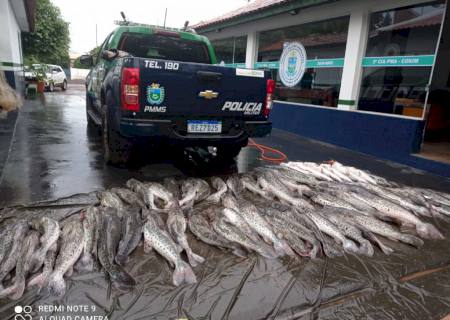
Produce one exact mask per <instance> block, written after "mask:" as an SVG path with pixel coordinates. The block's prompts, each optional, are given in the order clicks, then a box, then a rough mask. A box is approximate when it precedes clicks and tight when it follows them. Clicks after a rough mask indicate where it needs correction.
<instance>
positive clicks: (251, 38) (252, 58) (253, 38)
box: [245, 32, 259, 69]
mask: <svg viewBox="0 0 450 320" xmlns="http://www.w3.org/2000/svg"><path fill="white" fill-rule="evenodd" d="M258 45H259V33H258V32H250V33H249V34H248V35H247V51H246V53H245V67H246V68H249V69H253V68H254V65H255V62H257V61H258Z"/></svg>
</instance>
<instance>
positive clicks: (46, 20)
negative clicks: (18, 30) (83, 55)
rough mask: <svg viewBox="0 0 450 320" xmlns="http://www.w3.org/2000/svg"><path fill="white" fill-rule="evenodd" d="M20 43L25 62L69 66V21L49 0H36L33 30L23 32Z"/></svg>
mask: <svg viewBox="0 0 450 320" xmlns="http://www.w3.org/2000/svg"><path fill="white" fill-rule="evenodd" d="M22 43H23V52H24V60H25V64H30V63H31V62H32V63H48V64H56V65H60V66H62V67H68V66H69V60H70V59H69V45H70V35H69V23H67V22H66V21H64V20H63V18H62V16H61V11H60V10H59V8H58V7H56V6H54V5H53V4H52V3H51V2H50V0H39V1H37V8H36V26H35V31H34V32H32V33H23V34H22Z"/></svg>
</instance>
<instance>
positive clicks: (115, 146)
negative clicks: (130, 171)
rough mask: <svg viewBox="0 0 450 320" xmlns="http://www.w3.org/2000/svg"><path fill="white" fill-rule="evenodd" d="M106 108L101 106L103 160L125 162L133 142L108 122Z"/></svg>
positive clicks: (116, 162)
mask: <svg viewBox="0 0 450 320" xmlns="http://www.w3.org/2000/svg"><path fill="white" fill-rule="evenodd" d="M107 113H108V110H107V107H106V106H103V108H102V145H103V157H104V159H105V162H106V163H108V164H112V165H119V164H126V163H128V162H129V161H130V159H131V151H132V148H133V144H132V142H131V141H129V139H127V138H125V137H123V136H122V135H121V134H120V133H118V132H117V131H115V130H114V129H113V128H112V127H111V126H110V125H109V123H108V114H107Z"/></svg>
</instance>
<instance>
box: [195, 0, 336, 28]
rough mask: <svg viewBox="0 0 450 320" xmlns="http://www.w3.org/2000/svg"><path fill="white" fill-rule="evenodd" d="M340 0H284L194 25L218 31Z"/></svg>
mask: <svg viewBox="0 0 450 320" xmlns="http://www.w3.org/2000/svg"><path fill="white" fill-rule="evenodd" d="M335 1H338V0H292V1H283V2H280V3H279V4H275V5H269V6H266V7H263V8H260V9H257V10H254V11H250V12H248V13H244V14H239V15H236V16H231V17H228V18H226V19H224V20H219V21H212V22H208V21H206V22H204V23H199V24H197V26H194V28H195V30H196V31H197V32H198V33H207V32H211V31H217V30H220V29H224V28H228V27H232V26H236V25H239V24H243V23H247V22H251V21H255V20H259V19H264V18H268V17H270V16H275V15H278V14H283V13H289V12H298V10H301V9H305V8H307V7H312V6H317V5H322V4H326V3H330V2H335Z"/></svg>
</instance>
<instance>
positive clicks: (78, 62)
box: [73, 45, 101, 69]
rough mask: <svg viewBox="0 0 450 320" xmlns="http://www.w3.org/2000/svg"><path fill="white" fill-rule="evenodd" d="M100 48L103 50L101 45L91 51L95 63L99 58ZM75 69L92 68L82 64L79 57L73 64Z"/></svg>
mask: <svg viewBox="0 0 450 320" xmlns="http://www.w3.org/2000/svg"><path fill="white" fill-rule="evenodd" d="M100 48H101V45H100V46H98V47H95V48H94V49H92V50H91V51H89V54H90V55H91V56H93V57H94V61H95V57H97V54H98V52H99V51H100ZM73 67H74V68H78V69H90V68H91V67H88V66H85V65H84V64H81V62H80V58H79V57H78V58H76V59H75V61H74V62H73Z"/></svg>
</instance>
